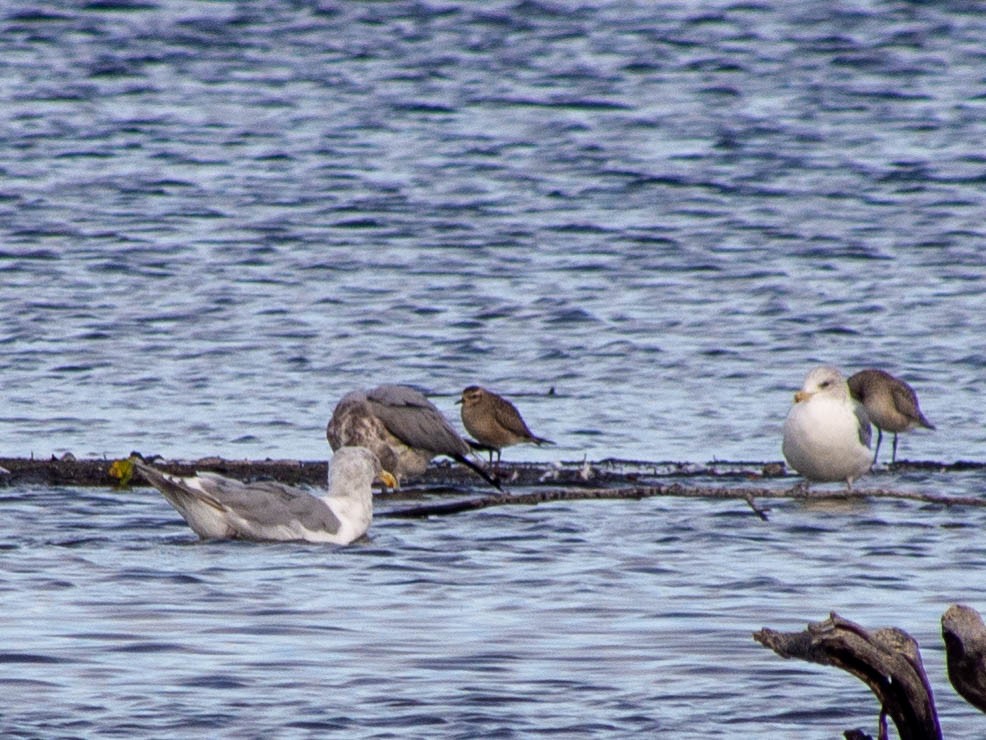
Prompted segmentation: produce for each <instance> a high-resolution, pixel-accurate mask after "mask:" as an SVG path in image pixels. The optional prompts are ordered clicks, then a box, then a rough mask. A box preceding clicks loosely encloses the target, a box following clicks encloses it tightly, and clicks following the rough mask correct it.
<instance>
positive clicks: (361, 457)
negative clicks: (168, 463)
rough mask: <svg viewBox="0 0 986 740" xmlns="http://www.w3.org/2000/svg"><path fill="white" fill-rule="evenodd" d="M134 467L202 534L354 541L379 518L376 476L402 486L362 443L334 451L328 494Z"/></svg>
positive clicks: (137, 464) (137, 463) (212, 475)
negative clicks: (376, 515)
mask: <svg viewBox="0 0 986 740" xmlns="http://www.w3.org/2000/svg"><path fill="white" fill-rule="evenodd" d="M134 466H135V467H136V468H137V470H139V471H140V472H141V474H142V475H143V476H144V477H145V478H146V479H147V480H148V481H149V482H150V483H151V484H152V485H153V486H154V487H155V488H157V489H158V490H159V491H160V492H161V493H162V494H163V495H164V497H165V498H166V499H167V500H168V502H169V503H170V504H171V505H172V506H174V507H175V509H176V510H177V511H178V513H179V514H181V515H182V518H184V520H185V521H186V522H187V523H188V526H189V527H191V528H192V530H193V531H194V532H195V533H196V534H197V535H199V537H201V538H202V539H246V540H261V541H291V540H303V541H306V542H330V543H335V544H340V545H345V544H349V543H350V542H352V541H353V540H356V539H358V538H359V537H362V536H363V535H364V534H365V533H366V530H367V529H368V528H369V526H370V522H371V521H372V520H373V492H372V490H371V485H372V484H373V481H374V480H375V479H377V478H380V479H381V480H382V481H383V482H384V484H385V485H388V486H396V485H397V482H396V481H395V480H394V479H393V477H392V476H391V475H390V474H389V473H388V472H386V471H384V470H383V469H382V468H381V466H380V461H379V460H378V459H377V457H376V455H374V454H373V453H372V452H371V451H370V450H367V449H365V448H362V447H343V448H340V449H339V450H337V451H336V453H335V454H334V455H333V456H332V460H331V461H330V462H329V478H328V484H329V489H328V491H327V493H326V495H325V496H314V495H312V494H311V493H309V492H308V491H305V490H302V489H300V488H294V487H292V486H287V485H284V484H283V483H276V482H273V481H258V482H254V483H243V482H242V481H238V480H234V479H233V478H227V477H225V476H222V475H219V474H217V473H198V474H197V475H194V476H190V477H181V476H177V475H171V474H169V473H165V472H163V471H161V470H158V469H157V468H155V467H152V466H151V465H148V464H146V463H144V462H141V461H139V460H138V461H135V463H134Z"/></svg>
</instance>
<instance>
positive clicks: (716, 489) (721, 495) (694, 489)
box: [376, 483, 986, 520]
mask: <svg viewBox="0 0 986 740" xmlns="http://www.w3.org/2000/svg"><path fill="white" fill-rule="evenodd" d="M654 496H671V497H675V496H676V497H680V498H711V499H723V500H741V501H745V502H746V503H747V504H748V505H749V506H750V508H751V509H752V510H753V511H754V513H756V514H757V515H758V516H759V517H760V518H761V519H763V520H766V519H767V510H765V509H762V508H759V507H758V506H757V505H756V503H755V501H756V500H757V499H803V500H807V499H810V500H819V499H830V500H831V499H836V500H840V501H865V500H867V499H870V498H894V499H904V500H909V501H920V502H922V503H930V504H938V505H941V506H979V507H986V498H978V497H977V498H973V497H970V496H942V495H938V494H932V493H917V492H913V491H893V490H888V489H882V488H881V489H872V490H863V489H858V490H852V491H842V492H837V493H828V492H820V491H814V492H812V491H805V490H804V489H802V488H799V487H797V486H796V487H794V488H789V489H781V490H777V489H770V488H756V487H740V486H737V487H722V486H686V485H684V484H681V483H670V484H661V485H655V486H630V487H620V488H564V489H558V488H551V489H546V490H541V491H533V492H531V493H519V494H506V495H493V496H476V497H472V498H466V499H456V500H454V501H441V502H437V503H427V504H420V505H417V506H408V507H403V508H398V509H389V510H385V511H380V512H378V513H377V514H376V515H377V516H380V517H403V518H410V517H428V516H440V515H444V514H458V513H461V512H464V511H474V510H476V509H485V508H487V507H490V506H508V505H522V506H531V505H534V504H542V503H547V502H549V501H584V500H587V499H642V498H651V497H654Z"/></svg>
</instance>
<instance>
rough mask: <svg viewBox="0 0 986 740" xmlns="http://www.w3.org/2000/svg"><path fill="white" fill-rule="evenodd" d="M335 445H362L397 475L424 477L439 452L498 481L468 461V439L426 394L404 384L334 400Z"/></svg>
mask: <svg viewBox="0 0 986 740" xmlns="http://www.w3.org/2000/svg"><path fill="white" fill-rule="evenodd" d="M325 436H326V438H328V440H329V445H331V447H332V449H337V448H339V447H342V446H343V445H360V446H362V447H366V448H368V449H370V450H373V452H374V453H376V455H377V457H379V458H380V462H381V463H382V464H383V466H384V468H385V469H387V470H389V471H390V472H391V473H393V474H394V475H395V476H397V478H398V479H402V478H405V477H407V476H414V475H421V474H422V473H424V472H425V470H426V469H427V468H428V463H429V462H430V461H431V459H432V458H433V457H435V456H437V455H446V456H448V457H451V458H452V459H453V460H456V461H457V462H460V463H462V464H463V465H465V466H466V467H468V468H470V469H472V470H473V471H475V472H476V474H477V475H479V476H480V477H481V478H483V480H485V481H486V482H487V483H489V484H490V485H492V486H494V487H496V488H497V489H499V488H500V482H499V481H498V480H497V479H496V478H494V477H492V476H491V475H490V474H489V473H487V472H486V471H485V470H483V468H482V467H480V466H479V465H477V464H476V463H474V462H473V461H472V460H470V459H468V457H467V455H469V454H470V453H471V451H472V450H471V449H470V447H469V443H468V442H466V441H465V440H464V439H463V438H462V437H460V436H459V433H458V432H457V431H455V429H453V428H452V425H451V424H449V422H448V420H447V419H446V418H445V416H444V415H442V412H441V411H439V410H438V409H437V408H435V406H434V404H432V402H431V401H429V400H428V399H427V398H425V396H424V394H423V393H421V392H419V391H417V390H415V389H414V388H411V387H409V386H406V385H380V386H377V387H376V388H373V389H371V390H367V391H351V392H350V393H347V394H346V395H345V396H343V397H342V399H341V400H340V401H339V403H338V404H336V407H335V410H334V411H333V412H332V418H331V419H330V420H329V423H328V426H327V427H326V429H325Z"/></svg>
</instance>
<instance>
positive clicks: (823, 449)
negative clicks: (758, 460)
mask: <svg viewBox="0 0 986 740" xmlns="http://www.w3.org/2000/svg"><path fill="white" fill-rule="evenodd" d="M782 449H783V452H784V457H785V459H786V460H787V461H788V463H790V465H791V467H792V468H794V469H795V470H797V471H798V472H799V473H801V475H803V476H804V477H805V478H807V479H809V480H813V481H839V480H844V481H845V482H846V486H847V487H848V488H850V489H851V488H852V482H853V481H854V480H856V479H857V478H859V477H860V476H861V475H863V474H864V473H866V472H867V471H868V470H869V469H870V464H871V463H870V422H869V419H868V418H867V416H866V411H865V410H864V409H863V407H862V406H861V405H860V404H859V403H857V402H856V401H854V400H853V398H852V396H850V395H849V385H848V384H847V383H846V379H845V378H844V377H843V375H842V373H840V372H839V371H838V369H836V368H834V367H831V366H828V365H822V366H820V367H816V368H814V369H813V370H811V371H810V372H809V373H808V375H807V376H806V377H805V381H804V384H803V385H802V386H801V390H800V391H798V392H797V393H795V394H794V406H792V407H791V411H790V412H789V413H788V415H787V419H786V420H785V421H784V443H783V448H782Z"/></svg>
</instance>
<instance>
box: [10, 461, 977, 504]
mask: <svg viewBox="0 0 986 740" xmlns="http://www.w3.org/2000/svg"><path fill="white" fill-rule="evenodd" d="M120 457H121V458H122V457H126V455H120ZM144 459H146V460H148V461H151V462H153V463H154V464H155V465H157V466H160V467H162V468H164V469H166V470H168V471H169V472H173V473H176V474H180V475H189V474H191V473H192V472H194V471H196V470H200V471H206V470H208V471H214V472H220V473H223V474H225V475H230V476H232V477H236V478H242V479H244V480H247V479H257V478H268V479H271V480H276V481H279V482H281V483H290V484H297V485H322V484H324V483H325V468H326V463H325V461H324V460H321V461H301V460H292V459H285V460H271V459H266V460H232V459H225V458H220V457H203V458H199V459H197V460H165V459H164V458H161V457H160V456H155V455H144ZM112 463H113V460H112V459H108V458H107V459H93V458H87V459H76V458H75V457H73V456H72V455H69V454H66V455H64V456H62V457H60V458H55V457H49V458H33V457H32V458H23V457H0V485H21V484H29V485H67V486H114V485H116V483H117V481H116V480H114V479H113V478H111V477H110V476H109V474H108V470H109V467H110V465H111V464H112ZM893 469H894V470H900V471H906V470H935V471H936V472H939V473H941V474H943V475H946V474H949V473H957V472H963V471H967V470H986V462H969V461H957V462H952V463H945V462H930V461H929V462H898V463H897V464H896V465H895V466H894V468H893ZM500 473H501V477H502V479H503V484H504V487H505V488H510V487H515V488H536V487H547V486H553V487H566V488H585V487H594V488H599V487H605V486H636V485H639V484H640V483H641V482H644V481H646V482H648V483H650V482H654V481H664V480H673V481H678V480H689V479H696V478H702V479H711V480H716V481H723V482H725V481H730V482H736V483H738V484H740V485H744V484H745V485H751V484H752V483H753V482H755V481H766V480H771V479H778V478H784V477H792V478H793V476H789V475H787V474H786V472H785V468H784V464H783V463H780V462H755V461H728V460H716V461H713V462H709V463H686V462H669V461H664V462H647V461H642V460H619V459H615V458H607V459H604V460H598V461H587V460H581V461H569V462H561V463H523V462H521V463H509V462H504V463H502V464H501V466H500ZM408 484H409V489H410V490H411V491H414V492H422V493H423V492H426V489H427V492H434V490H435V488H449V487H452V488H458V489H462V488H479V487H480V486H477V485H476V481H475V476H474V475H473V473H471V472H470V471H468V470H463V469H462V468H461V467H459V466H458V465H456V464H454V463H452V462H451V461H446V460H438V461H434V462H433V463H432V464H431V465H430V466H429V467H428V470H426V471H425V473H424V474H423V475H421V476H420V477H418V478H415V479H413V480H410V481H408ZM749 490H752V491H754V492H755V493H754V495H755V497H756V498H765V497H768V496H769V495H770V492H769V491H767V489H749ZM775 493H776V492H775ZM809 495H810V496H812V497H817V496H818V495H820V494H819V493H817V492H816V491H813V492H812V493H810V494H809ZM890 495H893V492H891V494H890Z"/></svg>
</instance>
